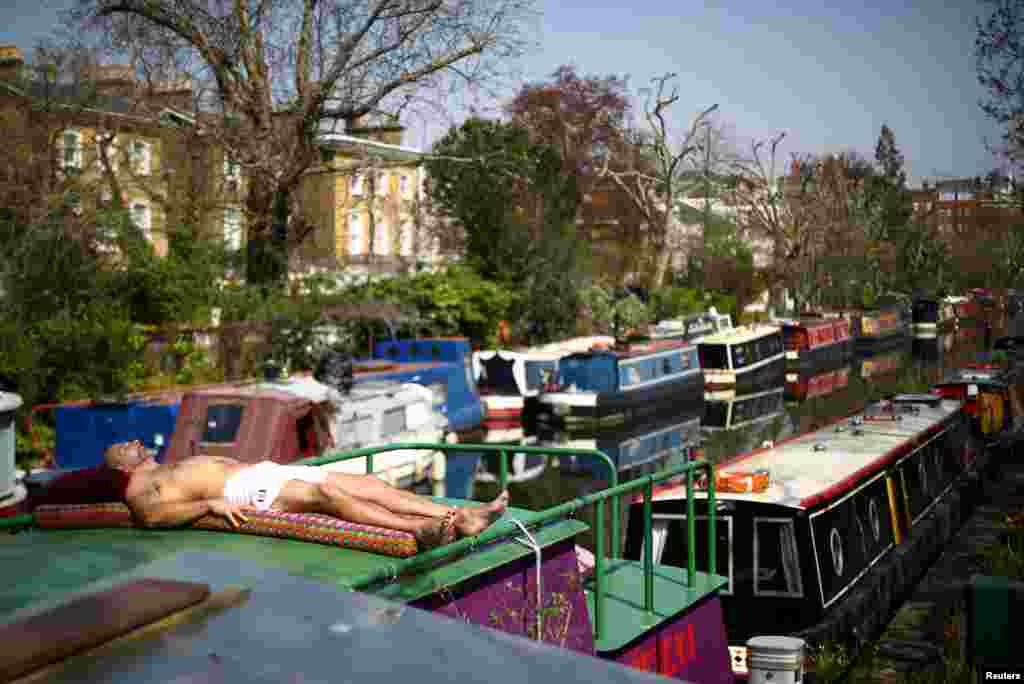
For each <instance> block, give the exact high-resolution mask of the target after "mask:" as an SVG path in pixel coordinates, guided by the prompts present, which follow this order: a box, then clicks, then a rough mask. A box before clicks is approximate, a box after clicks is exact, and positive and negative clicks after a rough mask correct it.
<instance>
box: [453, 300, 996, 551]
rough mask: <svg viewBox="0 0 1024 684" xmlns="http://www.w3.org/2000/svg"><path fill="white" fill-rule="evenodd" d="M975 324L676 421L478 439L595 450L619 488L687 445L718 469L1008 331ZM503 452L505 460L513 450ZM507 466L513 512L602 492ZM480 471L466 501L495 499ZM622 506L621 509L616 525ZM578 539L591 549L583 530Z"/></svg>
mask: <svg viewBox="0 0 1024 684" xmlns="http://www.w3.org/2000/svg"><path fill="white" fill-rule="evenodd" d="M1014 323H1015V324H1016V321H1014ZM985 325H986V324H985V323H979V324H977V325H969V326H965V327H961V328H959V329H957V330H955V331H950V332H947V333H943V334H941V335H939V336H938V337H932V338H930V339H927V338H925V339H919V338H914V337H911V336H909V335H908V336H905V337H904V338H902V339H901V340H899V341H898V342H894V343H892V344H890V345H889V346H887V347H885V348H881V349H876V350H872V351H871V352H864V351H861V352H857V353H855V354H854V356H853V357H852V358H851V359H849V360H848V361H847V362H846V363H844V364H842V365H836V364H833V365H832V366H824V367H815V368H809V369H805V370H802V371H799V372H797V371H795V370H787V372H786V382H785V384H783V385H781V386H779V387H776V388H774V389H772V390H769V391H766V392H760V393H758V396H756V397H753V396H750V397H742V396H741V397H736V398H735V399H733V400H732V401H731V402H730V401H710V400H707V399H705V401H704V403H703V405H702V406H699V407H697V408H695V409H689V408H688V409H687V410H686V412H685V413H679V412H673V411H672V410H667V411H664V412H662V413H661V414H659V415H658V416H657V417H656V418H655V419H645V422H644V423H643V424H626V425H622V426H619V427H617V428H615V429H606V430H601V431H600V432H584V431H573V432H572V433H564V432H563V433H543V432H541V433H536V434H529V433H525V432H523V431H522V430H521V429H520V430H517V429H512V430H505V431H500V432H491V433H488V434H487V435H486V436H485V441H488V442H493V443H501V444H508V445H510V446H513V445H517V444H520V445H521V444H525V445H537V446H574V447H583V448H598V449H600V450H601V451H603V452H605V453H606V454H608V455H609V456H610V457H612V459H613V460H615V461H616V462H618V463H619V464H620V467H619V473H618V475H619V481H620V482H626V481H628V480H630V479H632V478H634V477H639V476H641V475H645V474H648V473H651V472H655V471H657V470H660V469H663V468H665V467H667V466H672V465H676V464H679V463H683V462H685V460H686V456H685V453H684V452H683V451H682V450H681V449H680V447H685V446H689V445H692V444H695V443H697V442H700V443H702V444H703V448H704V458H706V459H707V460H709V461H710V462H712V463H720V462H722V461H724V460H727V459H729V458H731V457H732V456H735V455H737V454H740V453H743V452H745V451H749V450H751V449H754V448H757V447H760V446H762V445H764V444H765V442H769V441H771V442H775V441H779V440H782V439H786V438H788V437H793V436H796V435H800V434H803V433H806V432H809V431H811V430H814V429H817V428H819V427H821V426H823V425H825V424H827V423H829V422H832V421H833V420H835V419H838V418H841V417H843V416H847V415H850V414H852V413H855V412H857V411H859V410H861V409H862V408H863V407H864V406H865V405H866V404H868V403H870V402H873V401H877V400H879V399H883V398H885V397H886V396H890V395H892V394H897V393H908V392H925V391H927V390H928V389H929V387H930V386H931V385H932V384H933V383H936V382H939V381H940V380H941V379H942V378H943V376H944V375H945V373H946V372H947V370H949V369H953V368H956V367H958V366H961V365H963V364H964V363H966V362H969V361H971V360H973V359H974V358H975V357H976V355H977V353H978V352H979V351H983V350H985V349H986V348H987V347H986V344H987V343H988V344H990V343H991V341H993V340H996V339H998V338H999V337H1000V336H1001V335H1004V334H1008V332H1007V328H1008V327H1011V328H1012V327H1014V326H1007V325H1006V322H1005V321H1002V320H992V321H990V322H989V323H988V324H987V325H988V326H990V327H989V329H988V330H986V327H985ZM1010 333H1011V334H1015V331H1010ZM730 404H731V405H730ZM510 453H512V454H514V449H513V450H512V451H511V452H510ZM510 460H511V463H510V466H509V472H510V485H509V494H510V497H511V504H512V505H513V506H517V507H522V508H525V509H528V510H534V511H538V510H543V509H545V508H549V507H551V506H555V505H558V504H561V503H564V502H566V501H569V500H570V499H572V498H574V497H577V496H580V495H582V494H586V493H589V492H593V491H597V490H599V489H602V488H603V487H605V486H607V476H604V475H602V472H603V471H602V468H601V467H599V466H596V465H588V464H587V463H583V462H582V461H579V460H577V459H563V460H562V461H561V462H559V461H555V460H547V461H545V460H544V459H543V458H541V457H533V456H531V457H525V458H524V456H523V455H522V454H521V455H519V456H518V457H516V456H512V457H511V459H510ZM492 461H493V459H492ZM485 466H489V467H490V473H497V466H496V462H491V463H488V459H486V458H485V459H483V460H482V461H481V468H480V469H478V471H477V477H476V479H475V482H474V483H473V484H472V485H471V487H472V491H471V492H469V495H470V497H469V498H475V499H477V500H487V499H490V498H491V497H493V496H495V495H496V494H497V492H498V487H497V484H496V483H495V482H494V480H495V479H496V478H495V477H494V476H493V474H489V472H488V471H486V469H485ZM604 471H606V467H604ZM592 508H593V507H591V508H590V509H589V510H586V511H584V512H582V513H581V514H580V515H579V518H580V519H581V520H584V521H585V522H588V523H590V525H591V530H593V529H594V525H593V523H594V518H593V510H592ZM626 508H627V507H626V506H623V517H624V520H623V523H625V516H626V513H627V511H626V510H625V509H626ZM606 529H608V526H606ZM622 529H623V530H624V529H625V525H623V527H622ZM580 541H581V544H582V545H583V546H585V547H587V548H589V549H591V550H593V533H592V532H591V533H590V534H589V535H584V536H583V538H582V539H581V540H580ZM609 541H610V540H609Z"/></svg>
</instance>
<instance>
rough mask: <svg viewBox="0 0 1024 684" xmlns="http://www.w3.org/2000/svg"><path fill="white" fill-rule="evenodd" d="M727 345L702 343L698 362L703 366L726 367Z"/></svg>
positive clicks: (727, 357)
mask: <svg viewBox="0 0 1024 684" xmlns="http://www.w3.org/2000/svg"><path fill="white" fill-rule="evenodd" d="M728 349H729V348H728V347H727V346H726V345H724V344H702V345H701V346H700V363H701V365H702V366H703V367H704V368H716V369H722V370H725V369H728V368H729V356H728Z"/></svg>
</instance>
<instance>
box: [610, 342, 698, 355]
mask: <svg viewBox="0 0 1024 684" xmlns="http://www.w3.org/2000/svg"><path fill="white" fill-rule="evenodd" d="M696 348H697V345H696V344H695V343H693V342H690V341H689V340H682V339H678V338H676V339H657V338H652V339H649V340H644V341H643V342H630V343H629V344H627V345H625V346H621V347H619V346H616V347H612V348H611V349H609V350H608V351H610V352H612V353H613V354H615V355H616V356H618V357H619V358H623V359H631V358H635V357H637V356H644V355H647V354H656V353H658V352H665V351H673V350H686V349H696Z"/></svg>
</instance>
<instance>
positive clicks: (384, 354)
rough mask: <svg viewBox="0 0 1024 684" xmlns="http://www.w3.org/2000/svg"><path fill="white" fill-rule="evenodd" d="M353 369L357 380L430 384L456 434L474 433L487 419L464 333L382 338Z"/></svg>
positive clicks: (436, 401) (440, 407)
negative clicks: (457, 335)
mask: <svg viewBox="0 0 1024 684" xmlns="http://www.w3.org/2000/svg"><path fill="white" fill-rule="evenodd" d="M353 371H354V379H355V382H356V383H357V384H358V383H361V382H370V381H380V380H390V381H396V382H414V383H416V384H419V385H423V386H425V387H427V388H428V389H430V390H431V391H432V392H433V393H434V406H435V408H436V409H437V410H438V411H440V412H441V413H442V414H444V416H445V417H446V418H447V419H448V426H449V429H450V430H452V431H453V432H455V433H456V434H459V435H463V436H464V435H471V434H473V433H474V432H475V431H478V430H479V429H480V427H481V424H482V423H483V417H484V410H483V404H482V403H481V402H480V393H479V391H478V390H477V387H476V379H475V378H474V376H473V359H472V349H471V348H470V346H469V341H468V340H467V339H466V338H464V337H427V338H416V339H392V340H382V341H379V342H376V343H375V344H374V345H373V353H372V356H371V357H370V358H368V359H356V360H355V361H354V363H353Z"/></svg>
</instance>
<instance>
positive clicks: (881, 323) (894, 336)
mask: <svg viewBox="0 0 1024 684" xmlns="http://www.w3.org/2000/svg"><path fill="white" fill-rule="evenodd" d="M843 317H844V318H847V319H848V320H849V321H850V324H851V325H852V327H853V337H854V344H855V345H856V347H857V349H858V350H862V351H865V352H873V351H875V350H878V349H882V348H886V347H889V346H891V345H896V344H900V343H902V342H903V341H904V339H905V336H906V334H907V331H908V330H909V322H908V321H907V320H905V317H904V315H903V310H902V308H901V307H900V306H890V307H886V308H883V309H856V310H849V311H844V312H843Z"/></svg>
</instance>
